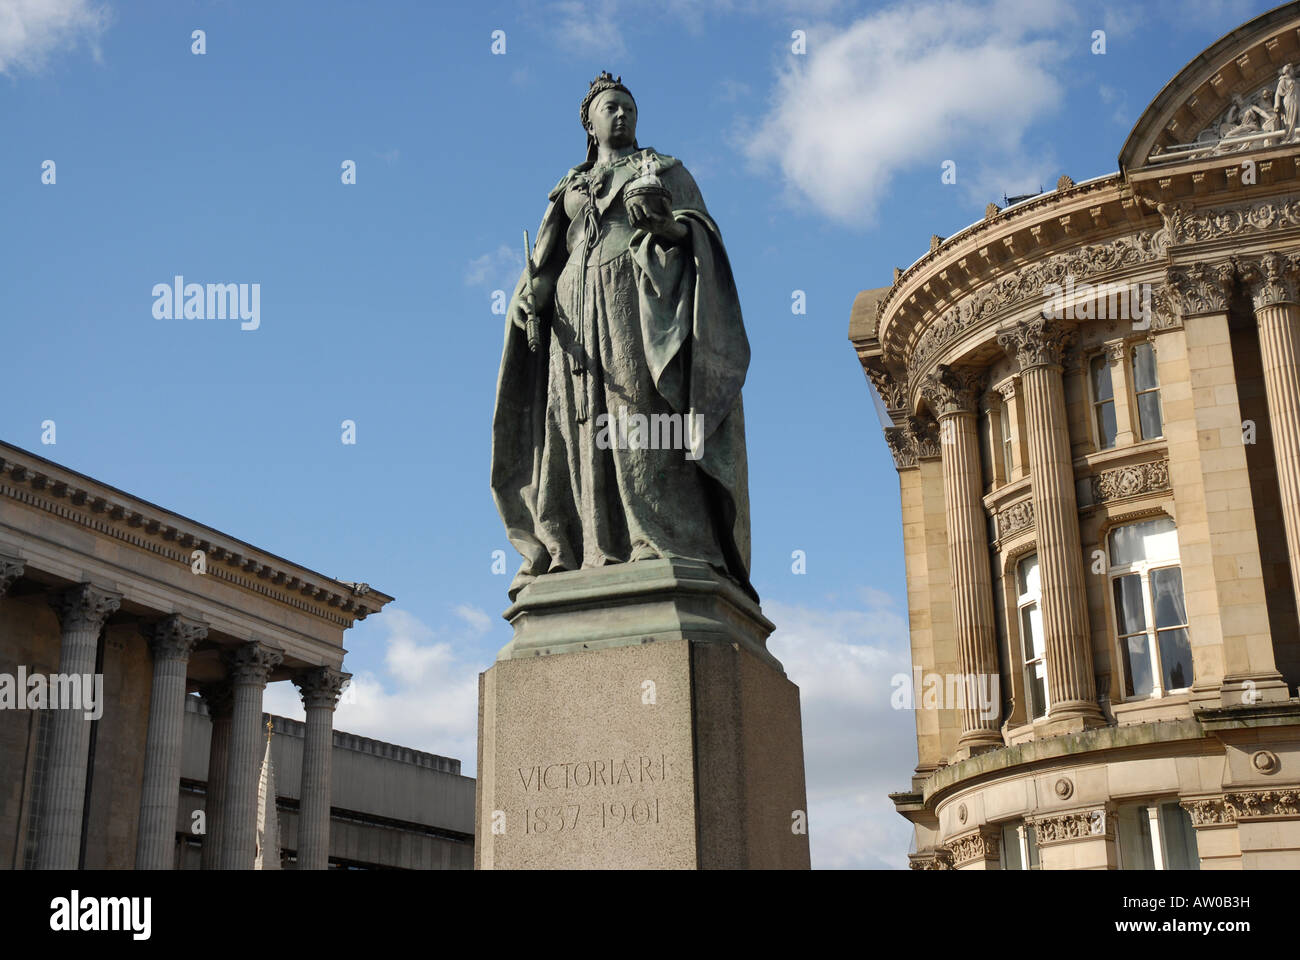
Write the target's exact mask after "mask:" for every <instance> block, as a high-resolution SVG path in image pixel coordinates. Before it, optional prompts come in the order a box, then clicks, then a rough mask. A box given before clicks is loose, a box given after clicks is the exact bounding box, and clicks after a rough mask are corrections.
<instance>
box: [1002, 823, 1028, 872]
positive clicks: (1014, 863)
mask: <svg viewBox="0 0 1300 960" xmlns="http://www.w3.org/2000/svg"><path fill="white" fill-rule="evenodd" d="M1002 869H1003V870H1023V869H1025V865H1024V864H1023V863H1022V862H1021V860H1020V834H1019V832H1018V831H1017V830H1016V825H1015V824H1014V823H1004V824H1002Z"/></svg>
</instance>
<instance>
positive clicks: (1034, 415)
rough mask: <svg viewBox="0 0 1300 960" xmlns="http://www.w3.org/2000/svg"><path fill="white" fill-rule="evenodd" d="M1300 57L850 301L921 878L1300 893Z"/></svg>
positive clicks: (914, 860)
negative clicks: (1023, 874) (1245, 875)
mask: <svg viewBox="0 0 1300 960" xmlns="http://www.w3.org/2000/svg"><path fill="white" fill-rule="evenodd" d="M1298 60H1300V4H1296V3H1290V4H1286V5H1285V6H1282V7H1278V8H1277V9H1275V10H1273V11H1271V12H1269V13H1267V14H1264V15H1263V16H1260V17H1258V18H1256V19H1254V20H1252V21H1251V22H1249V23H1247V24H1246V25H1244V26H1242V27H1241V28H1239V29H1237V30H1235V31H1233V32H1232V33H1230V34H1228V35H1227V36H1225V37H1224V38H1223V39H1221V40H1219V41H1218V42H1217V43H1215V44H1214V45H1213V46H1211V47H1210V48H1209V49H1207V50H1206V51H1204V52H1203V53H1201V54H1200V55H1198V56H1197V57H1196V58H1195V59H1193V60H1192V61H1191V62H1190V63H1189V64H1188V66H1187V67H1186V68H1184V69H1183V70H1182V71H1181V72H1180V73H1179V74H1178V75H1177V76H1176V77H1174V78H1173V80H1171V81H1170V82H1169V84H1168V85H1167V86H1166V87H1165V88H1164V89H1163V90H1162V91H1160V93H1159V94H1158V95H1157V96H1156V98H1155V99H1154V100H1153V101H1152V103H1151V105H1150V106H1149V107H1148V108H1147V110H1146V112H1145V113H1144V114H1143V115H1142V117H1141V119H1140V120H1139V121H1138V123H1137V125H1136V126H1135V127H1134V129H1133V132H1132V133H1131V135H1130V136H1129V138H1128V141H1127V142H1126V143H1125V144H1124V146H1123V149H1122V151H1121V153H1120V156H1119V172H1118V173H1115V174H1111V175H1108V176H1103V177H1098V178H1096V179H1093V180H1089V181H1087V182H1085V183H1074V182H1073V181H1072V180H1071V179H1070V178H1069V177H1062V178H1061V180H1060V182H1059V183H1058V184H1057V188H1056V190H1055V191H1054V192H1049V193H1046V194H1041V195H1038V196H1034V197H1032V198H1026V199H1022V200H1021V201H1020V202H1016V203H1013V204H1012V205H1010V206H1008V207H1007V208H1006V209H1002V210H1000V209H998V208H997V207H996V206H994V205H990V206H989V208H988V210H987V212H986V214H985V217H984V219H983V220H981V221H980V222H978V223H975V224H972V225H971V226H969V227H967V228H966V229H964V230H962V231H960V232H959V233H957V234H955V235H953V236H950V237H947V238H941V237H934V238H933V240H932V241H931V246H930V250H929V252H928V253H926V254H925V255H924V256H922V257H921V258H920V259H919V260H918V261H917V262H916V263H914V264H913V265H912V266H911V267H909V268H907V269H906V270H897V271H895V275H894V282H893V284H892V285H891V286H889V287H886V288H881V289H876V290H868V291H864V292H863V293H861V294H860V295H859V296H858V298H857V300H856V302H855V304H854V307H853V312H852V318H851V321H850V339H851V341H852V342H853V345H854V347H855V348H856V350H857V354H858V356H859V358H860V360H861V362H862V365H863V367H864V369H865V370H866V373H867V375H868V377H869V379H870V381H871V384H872V389H873V390H874V391H875V392H876V393H877V394H878V397H879V399H880V401H881V407H882V410H883V411H885V412H884V413H883V418H884V419H885V430H884V432H885V439H886V440H887V442H888V444H889V446H890V448H891V450H892V452H893V455H894V458H895V463H896V466H897V468H898V474H899V487H900V496H901V501H902V514H903V539H904V553H905V559H906V576H907V589H908V608H909V609H908V613H909V619H910V630H911V646H912V658H913V664H914V668H915V669H916V671H917V677H916V683H915V687H916V691H915V692H916V697H917V699H918V700H919V702H918V703H917V704H916V706H917V707H918V709H917V710H916V714H915V716H916V732H917V752H918V764H917V766H916V769H915V771H914V772H913V775H912V781H911V785H910V787H909V788H908V789H906V790H903V791H901V792H899V793H897V794H893V795H892V799H893V801H894V803H895V805H896V807H897V809H898V811H899V812H900V813H901V814H902V815H903V816H904V817H906V818H907V819H908V820H909V821H911V822H912V823H913V824H914V826H915V852H914V853H912V854H911V855H910V860H911V866H912V867H914V868H918V869H947V868H954V867H955V868H958V869H998V868H1001V869H1034V868H1040V867H1041V868H1042V869H1056V868H1088V869H1168V868H1197V867H1199V868H1201V869H1241V868H1255V867H1290V868H1296V867H1300V700H1298V699H1297V697H1296V684H1297V681H1300V624H1298V622H1297V611H1296V597H1297V595H1300V589H1298V584H1300V367H1298V366H1297V361H1298V360H1300V356H1298V355H1297V354H1298V351H1300V336H1298V334H1300V327H1298V325H1300V188H1298V184H1300V181H1298V180H1297V158H1298V157H1300V142H1298V141H1300V126H1298V124H1297V117H1298V116H1300V89H1298V87H1297V83H1296V81H1295V80H1294V79H1293V75H1294V73H1295V70H1294V68H1293V67H1292V65H1293V64H1295V63H1296V62H1297V61H1298ZM982 694H990V695H988V696H983V695H982Z"/></svg>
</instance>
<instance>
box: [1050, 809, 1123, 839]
mask: <svg viewBox="0 0 1300 960" xmlns="http://www.w3.org/2000/svg"><path fill="white" fill-rule="evenodd" d="M1114 821H1115V818H1114V817H1113V816H1112V815H1111V814H1110V811H1108V810H1106V809H1105V808H1104V807H1097V808H1096V809H1094V810H1079V811H1075V812H1073V813H1060V814H1054V815H1052V816H1047V817H1039V818H1037V819H1035V820H1033V821H1032V823H1033V826H1034V837H1035V839H1036V840H1037V841H1038V845H1039V846H1040V847H1041V846H1047V845H1050V844H1053V843H1066V842H1068V841H1070V840H1095V839H1098V838H1101V837H1105V838H1107V839H1111V840H1113V839H1115V822H1114Z"/></svg>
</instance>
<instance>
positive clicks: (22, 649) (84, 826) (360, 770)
mask: <svg viewBox="0 0 1300 960" xmlns="http://www.w3.org/2000/svg"><path fill="white" fill-rule="evenodd" d="M391 600H392V598H391V597H388V596H386V595H384V594H383V593H381V592H379V591H378V590H374V589H372V588H370V587H368V586H366V585H365V584H360V583H348V582H344V581H341V580H336V579H333V578H331V577H326V576H322V575H321V574H319V573H316V572H314V571H312V570H308V569H306V568H305V567H302V566H299V565H298V564H295V563H291V562H289V561H287V560H284V559H281V558H280V557H276V556H273V555H271V554H269V553H267V552H266V551H264V550H260V549H258V548H257V547H254V546H252V545H251V544H248V543H244V542H243V541H240V540H236V539H235V538H233V537H230V536H227V535H226V534H223V533H220V532H219V531H216V530H213V529H211V528H209V527H206V526H204V525H202V524H200V523H196V522H195V521H193V520H190V519H187V518H185V517H182V516H179V515H177V514H175V513H172V512H171V511H168V510H166V509H163V508H162V507H158V506H155V505H154V504H151V503H147V502H145V501H143V500H140V499H138V498H136V497H133V496H131V495H130V494H127V493H124V492H122V491H121V490H117V489H114V488H113V487H110V486H107V485H105V484H103V483H100V482H98V481H96V480H93V479H91V478H89V477H86V476H83V475H81V474H79V473H75V472H73V471H71V470H68V469H66V468H64V467H61V466H59V465H58V464H56V463H52V462H50V461H49V460H45V459H43V458H41V457H38V456H36V455H34V454H31V453H28V452H26V451H23V450H20V449H18V448H16V447H12V446H9V445H7V444H3V443H0V773H2V774H3V775H0V866H3V867H10V868H15V869H23V868H27V869H31V868H51V869H60V868H62V869H68V868H76V867H78V866H81V867H85V868H90V869H96V868H130V867H140V868H153V869H170V868H172V867H173V866H175V865H176V864H177V862H178V860H180V861H184V859H185V857H184V856H183V855H182V854H183V852H184V851H182V849H181V847H189V846H191V845H192V844H182V843H181V842H180V839H179V838H181V837H183V836H186V835H187V834H189V833H190V826H191V820H190V818H189V813H190V809H191V808H192V807H193V806H195V805H196V804H198V803H199V801H194V800H193V796H194V795H195V794H198V793H199V792H200V791H201V795H202V800H201V805H203V806H205V807H206V827H207V829H206V833H205V835H204V836H203V837H202V839H201V848H200V849H201V853H199V854H198V855H199V858H200V859H201V861H202V865H203V866H204V867H208V868H213V869H247V868H250V867H251V866H252V865H253V859H254V855H255V845H256V825H255V817H256V812H257V787H258V774H259V771H260V766H261V762H262V757H263V753H264V750H265V744H266V740H265V736H266V733H265V730H264V728H263V723H264V715H263V712H262V694H263V690H264V688H265V686H266V684H267V683H268V682H276V681H282V680H289V681H292V682H293V683H294V684H296V685H297V687H298V688H299V690H300V691H301V694H302V698H303V705H304V709H305V713H306V723H305V724H295V722H294V721H281V732H282V733H283V734H286V736H282V737H280V738H277V739H282V740H286V741H287V740H289V739H291V740H292V743H293V749H292V750H289V749H288V744H287V743H286V745H285V746H284V747H277V750H278V751H279V753H280V757H281V763H280V764H279V771H280V777H281V786H282V787H284V789H282V790H280V791H278V792H279V793H280V794H281V798H282V800H288V801H289V802H290V803H291V804H292V805H293V810H292V811H291V815H290V816H287V817H284V818H282V819H285V820H287V821H288V824H287V829H286V830H285V834H284V841H285V842H284V844H283V845H284V846H285V847H287V848H288V849H287V851H286V856H287V858H288V859H289V860H290V861H291V862H292V864H293V865H294V866H297V867H298V868H301V869H323V868H325V867H326V866H327V863H329V862H331V861H333V862H334V863H335V864H343V865H353V864H354V863H355V862H356V861H357V860H358V858H356V857H351V856H349V855H348V851H349V850H350V849H352V848H353V847H355V843H354V842H353V841H354V840H355V833H356V831H355V830H353V831H351V832H349V830H348V829H341V828H340V826H339V824H338V823H335V824H334V829H333V830H331V807H332V806H334V807H335V808H336V809H335V816H336V819H337V818H338V817H339V816H340V811H339V810H338V809H337V807H338V803H337V800H338V797H337V794H338V793H339V780H340V777H339V775H338V772H336V771H334V770H333V769H332V766H333V763H339V762H340V761H339V760H338V759H337V758H339V757H340V742H339V741H340V735H338V734H335V732H334V730H333V722H334V710H335V706H336V703H337V701H338V697H339V695H340V693H341V691H342V689H343V686H344V682H345V680H346V678H347V676H348V675H347V674H346V673H344V672H343V670H342V667H343V657H344V649H343V632H344V631H345V630H346V629H347V628H348V627H350V626H351V625H352V624H353V623H354V622H356V621H357V620H359V619H362V618H364V617H365V616H366V615H368V614H370V613H374V612H376V611H379V610H380V609H382V608H383V607H384V605H385V604H387V603H388V602H390V601H391ZM73 678H76V679H75V680H74V679H73ZM96 680H98V682H101V683H102V688H101V689H100V691H99V692H98V696H93V697H89V696H88V694H90V693H92V692H93V691H94V688H95V683H96ZM38 690H39V691H42V693H41V697H42V698H43V699H38V698H36V693H35V692H36V691H38ZM187 692H190V693H198V694H200V695H201V697H202V699H203V701H204V703H205V704H206V708H205V709H204V710H202V711H200V712H201V713H202V714H203V715H204V716H203V717H201V718H196V717H195V704H194V703H192V702H191V703H190V704H189V709H188V711H187V701H194V700H196V699H197V698H195V697H187V696H186V694H187ZM91 700H93V701H94V703H95V704H96V706H95V708H94V709H73V708H71V707H74V706H76V705H77V704H83V705H89V703H90V702H91ZM56 707H58V708H57V709H56ZM209 718H210V719H209ZM199 719H201V720H202V721H203V723H202V725H201V726H202V727H203V728H204V732H203V733H202V734H199V732H198V730H199V726H200V725H199V724H198V723H197V721H198V720H199ZM187 721H188V722H187ZM208 726H210V735H209V734H208V733H207V729H206V728H207V727H208ZM192 727H193V728H194V729H191V728H192ZM291 727H292V729H291ZM200 735H202V736H204V737H206V739H205V741H204V746H205V747H206V750H207V755H206V758H205V762H204V763H202V765H201V767H199V765H198V764H196V763H194V762H193V758H192V757H185V756H184V745H185V743H186V742H187V741H192V740H193V738H194V737H196V736H200ZM343 739H344V741H345V742H344V744H343V746H344V747H348V746H349V743H348V740H347V736H346V735H343ZM360 739H361V738H355V737H354V738H351V740H353V741H360ZM366 743H367V744H372V745H373V744H374V743H375V741H366ZM353 746H354V747H355V750H354V751H353V752H360V753H367V752H368V753H370V754H371V755H375V756H378V757H379V758H381V759H388V760H391V759H393V757H392V752H393V751H400V750H402V748H396V747H392V746H391V745H384V744H381V745H379V746H380V747H387V748H388V750H387V751H384V750H376V749H375V748H373V747H370V748H366V747H362V746H359V745H353ZM286 751H288V752H287V753H286ZM191 752H192V748H191ZM407 753H412V754H413V753H414V752H413V751H407ZM289 754H291V755H292V757H293V762H292V763H286V762H285V760H284V758H285V757H286V756H287V755H289ZM386 754H387V756H386ZM420 758H430V759H429V760H424V759H420ZM332 761H333V763H332ZM436 761H444V766H445V769H443V770H442V772H441V775H443V776H447V777H449V778H453V779H454V780H456V781H461V780H464V781H466V782H467V783H468V784H469V786H468V791H466V789H465V786H464V785H463V784H452V785H451V786H450V787H449V788H448V789H449V790H450V791H451V792H450V793H449V794H448V797H449V799H448V801H447V802H448V804H450V805H451V806H454V807H458V808H463V811H464V816H458V815H454V816H452V817H450V818H449V819H451V820H452V821H454V822H453V823H451V824H450V825H448V827H447V829H446V830H445V831H444V833H446V834H448V835H447V836H445V837H443V838H442V839H444V840H446V841H447V842H449V843H456V842H459V843H461V845H464V844H465V843H466V840H467V835H468V834H469V833H470V832H472V822H473V814H472V802H473V781H472V780H469V779H468V778H462V777H460V776H459V773H460V770H459V763H457V762H456V761H451V760H446V758H433V757H432V755H430V754H420V755H419V757H417V758H416V759H415V760H414V762H415V763H416V764H417V765H423V766H430V767H436V766H437V765H438V764H437V762H436ZM183 762H184V763H185V765H186V767H188V768H190V769H183V766H182V764H183ZM342 762H343V764H344V766H345V767H346V768H347V769H350V770H352V772H353V773H354V774H355V775H357V776H369V777H371V778H373V783H374V784H375V785H377V784H380V783H384V782H388V783H390V784H398V783H401V784H406V785H408V786H409V785H410V784H412V783H414V782H415V781H412V780H410V779H409V778H407V779H405V780H404V779H403V778H402V777H400V776H394V775H393V774H392V773H391V771H388V770H384V771H378V772H377V771H376V770H375V769H373V765H371V766H369V767H367V766H366V765H365V764H364V763H362V762H360V761H358V762H356V763H355V764H354V763H352V761H350V760H348V759H347V758H346V757H345V758H344V760H343V761H342ZM451 765H454V767H455V769H454V771H453V770H452V769H451ZM197 769H201V773H198V772H196V771H197ZM209 770H211V771H212V772H213V773H212V775H211V776H209V774H208V771H209ZM373 789H374V787H373V786H372V787H371V792H372V791H373ZM332 791H333V793H334V794H335V795H336V796H335V797H334V798H333V799H332V797H331V793H332ZM286 794H287V797H286ZM187 796H188V797H189V799H187V800H184V801H183V799H182V798H183V797H187ZM358 797H370V800H368V801H366V802H364V803H362V802H357V798H358ZM466 798H467V799H466ZM349 799H350V800H352V801H354V802H353V803H352V804H351V805H350V809H351V812H352V813H353V814H364V813H365V812H366V811H364V810H361V811H358V810H357V809H356V808H357V807H358V806H365V805H367V804H369V805H371V806H378V807H383V806H384V805H383V804H382V803H379V801H378V800H377V799H376V798H374V797H373V796H371V795H370V792H368V791H367V790H365V789H360V790H353V791H351V796H350V797H349ZM389 799H391V800H393V802H392V803H389V804H388V806H387V807H385V808H384V809H385V810H388V808H406V809H409V807H410V806H411V804H409V803H405V804H403V803H402V802H401V801H400V799H394V798H389ZM370 801H374V802H373V803H371V802H370ZM342 817H343V819H345V820H346V819H349V817H348V810H344V811H343V812H342ZM384 817H386V819H387V820H388V821H391V822H390V823H388V824H387V825H388V826H389V827H394V825H396V828H400V829H404V830H406V832H408V833H410V832H413V828H418V829H415V831H414V832H419V829H423V828H430V827H431V825H434V826H436V825H437V824H438V821H439V819H441V814H436V815H435V814H434V813H432V812H426V813H425V814H422V815H420V816H412V815H407V816H404V817H403V816H393V815H392V814H391V811H389V812H388V813H386V814H380V815H376V816H375V817H372V818H371V822H369V823H368V824H367V825H368V826H370V827H375V826H376V825H377V824H378V823H379V819H377V818H384ZM350 819H351V820H352V821H357V820H358V816H356V815H354V816H351V818H350ZM457 826H459V830H458V829H457ZM457 834H459V836H458V835H457ZM349 844H351V846H349ZM408 846H409V845H408ZM399 848H400V845H399V847H398V848H394V849H395V850H397V853H395V854H394V856H396V857H397V859H398V860H403V861H404V862H402V863H392V864H389V863H387V862H385V860H384V858H383V857H382V856H379V857H372V858H371V859H369V860H366V861H364V863H365V865H418V864H419V863H422V862H425V861H427V862H428V863H429V864H430V865H433V864H435V863H442V862H444V861H450V860H452V859H456V858H457V857H459V859H460V860H463V861H465V862H466V863H468V862H469V860H471V859H472V853H468V854H457V855H455V856H451V855H448V856H446V857H444V856H443V855H442V854H436V855H435V854H433V853H430V854H429V855H428V856H427V857H424V860H421V859H420V855H417V854H411V853H410V851H409V850H408V851H407V852H405V853H402V852H401V849H399ZM448 865H450V864H448Z"/></svg>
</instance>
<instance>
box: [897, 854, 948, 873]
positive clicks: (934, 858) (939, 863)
mask: <svg viewBox="0 0 1300 960" xmlns="http://www.w3.org/2000/svg"><path fill="white" fill-rule="evenodd" d="M907 865H908V866H909V867H911V868H912V869H913V870H951V869H952V854H951V853H949V852H948V851H947V850H934V851H927V852H926V853H909V854H908V855H907Z"/></svg>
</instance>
